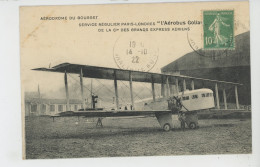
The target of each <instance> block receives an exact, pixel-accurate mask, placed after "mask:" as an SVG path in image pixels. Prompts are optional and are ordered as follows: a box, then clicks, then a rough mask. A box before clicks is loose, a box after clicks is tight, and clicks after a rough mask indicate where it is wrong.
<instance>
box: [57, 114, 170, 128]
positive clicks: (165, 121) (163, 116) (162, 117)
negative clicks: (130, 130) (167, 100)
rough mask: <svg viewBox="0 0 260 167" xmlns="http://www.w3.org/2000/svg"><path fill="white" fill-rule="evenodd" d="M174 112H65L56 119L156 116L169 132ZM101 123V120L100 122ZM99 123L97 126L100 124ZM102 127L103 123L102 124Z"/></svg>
mask: <svg viewBox="0 0 260 167" xmlns="http://www.w3.org/2000/svg"><path fill="white" fill-rule="evenodd" d="M172 114H173V113H172V111H171V110H161V111H159V110H156V111H153V110H140V111H138V110H130V111H121V110H120V111H115V110H111V111H96V110H94V111H65V112H62V113H59V114H58V115H56V116H53V118H54V117H71V116H84V117H99V118H100V117H124V116H155V117H156V118H157V120H158V122H159V124H160V126H161V127H162V128H163V129H164V130H165V131H169V130H170V129H172V128H173V127H174V125H173V122H172ZM99 121H100V122H101V120H100V119H99V120H98V122H99ZM98 122H97V124H98ZM101 125H102V122H101Z"/></svg>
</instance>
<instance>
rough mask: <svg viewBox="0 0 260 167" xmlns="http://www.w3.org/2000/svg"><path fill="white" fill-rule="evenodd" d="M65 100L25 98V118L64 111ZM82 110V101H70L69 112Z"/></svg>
mask: <svg viewBox="0 0 260 167" xmlns="http://www.w3.org/2000/svg"><path fill="white" fill-rule="evenodd" d="M66 104H67V102H66V99H47V98H25V116H41V115H55V114H57V113H60V112H63V111H66ZM81 108H82V101H81V100H78V99H70V111H77V110H79V109H81Z"/></svg>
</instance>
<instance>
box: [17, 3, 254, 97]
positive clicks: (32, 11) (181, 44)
mask: <svg viewBox="0 0 260 167" xmlns="http://www.w3.org/2000/svg"><path fill="white" fill-rule="evenodd" d="M146 5H149V7H147V6H146ZM146 5H144V4H138V5H135V4H131V5H129V4H124V5H80V6H79V5H78V6H77V5H75V6H38V7H37V6H35V7H20V56H21V82H22V84H21V85H22V91H37V89H38V84H39V85H40V89H41V92H43V93H48V92H50V91H55V90H58V89H60V88H62V87H64V76H63V75H62V74H60V73H47V72H39V71H32V70H31V69H33V68H38V67H53V66H55V65H58V64H60V63H64V62H69V63H76V64H86V65H93V66H102V67H112V68H119V67H120V66H118V63H119V62H117V61H115V58H114V57H115V55H119V56H120V57H121V58H122V59H123V64H126V65H131V60H129V59H126V56H127V55H126V54H127V53H126V52H127V49H130V48H129V45H128V44H129V42H130V41H136V42H139V43H144V47H143V48H145V49H147V50H148V54H150V57H148V58H150V59H153V60H156V61H155V62H154V63H152V66H153V68H152V69H149V71H150V72H158V73H160V69H161V68H162V67H163V66H165V65H167V64H169V63H170V62H172V61H174V60H176V59H178V58H180V57H181V56H183V55H184V54H186V53H189V52H191V51H193V50H192V48H191V47H190V45H189V41H188V38H187V35H188V36H189V39H192V40H193V41H195V45H196V46H197V47H198V48H201V47H202V41H203V35H202V34H203V33H202V32H203V28H202V24H190V25H189V24H188V21H194V22H193V23H195V22H201V23H202V21H203V18H202V11H204V10H220V9H223V8H224V9H230V10H234V11H235V16H234V17H235V21H234V22H235V27H234V33H235V35H238V34H241V33H243V32H246V31H249V14H246V13H248V11H249V6H248V3H247V2H226V3H221V4H220V3H219V2H212V3H184V4H183V3H182V4H181V3H171V4H164V3H162V4H146ZM189 9H192V10H189ZM66 16H67V20H44V19H41V18H43V17H56V18H57V17H63V18H64V17H66ZM70 16H71V17H74V16H75V17H76V18H75V20H69V17H70ZM77 16H98V18H97V19H88V20H83V19H80V20H78V19H77ZM160 21H163V22H164V21H166V22H173V23H172V24H175V25H162V24H161V23H160ZM144 22H145V23H149V24H150V23H152V24H154V23H155V24H156V25H152V26H120V27H119V26H84V27H82V26H81V27H80V26H79V24H80V23H84V24H86V23H88V24H89V23H92V24H95V23H96V24H99V23H144ZM182 22H186V24H185V25H180V24H181V23H182ZM114 28H118V31H116V32H113V30H114ZM122 28H123V29H124V30H121V29H122ZM127 28H128V29H129V30H130V31H129V30H128V32H126V31H127V30H126V29H127ZM131 28H148V29H150V28H166V29H167V28H170V30H171V31H148V32H131ZM174 28H183V29H187V28H189V31H185V30H184V31H173V29H174ZM99 29H103V31H104V32H99V31H101V30H99ZM139 48H142V46H141V44H140V45H139ZM132 65H133V64H132ZM145 65H146V64H145V62H143V63H142V62H141V63H140V67H142V66H145ZM86 84H87V83H86Z"/></svg>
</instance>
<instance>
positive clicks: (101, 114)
mask: <svg viewBox="0 0 260 167" xmlns="http://www.w3.org/2000/svg"><path fill="white" fill-rule="evenodd" d="M169 113H170V114H171V113H172V111H171V110H162V111H158V110H156V111H153V110H129V111H128V110H120V111H116V110H110V111H105V110H103V111H96V110H93V111H65V112H61V113H59V114H58V115H57V116H61V117H70V116H84V117H124V116H149V115H150V116H155V115H158V114H169Z"/></svg>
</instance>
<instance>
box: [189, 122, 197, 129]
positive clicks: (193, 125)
mask: <svg viewBox="0 0 260 167" xmlns="http://www.w3.org/2000/svg"><path fill="white" fill-rule="evenodd" d="M189 128H190V129H196V128H197V125H196V124H195V123H194V122H191V123H190V125H189Z"/></svg>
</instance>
